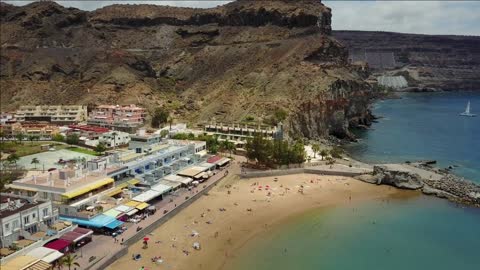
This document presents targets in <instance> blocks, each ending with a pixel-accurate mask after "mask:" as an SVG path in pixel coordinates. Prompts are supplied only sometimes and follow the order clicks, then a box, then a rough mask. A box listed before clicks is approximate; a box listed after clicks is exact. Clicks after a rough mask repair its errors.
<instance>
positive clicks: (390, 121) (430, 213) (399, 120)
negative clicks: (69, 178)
mask: <svg viewBox="0 0 480 270" xmlns="http://www.w3.org/2000/svg"><path fill="white" fill-rule="evenodd" d="M469 100H470V101H471V104H472V105H471V106H472V112H474V113H478V114H480V93H478V94H475V93H434V94H431V93H427V94H405V95H404V96H403V98H402V99H395V100H386V101H382V102H379V103H377V104H376V106H375V108H374V113H375V115H377V116H383V117H384V118H383V119H380V120H379V122H378V123H376V124H374V125H373V127H372V129H371V130H368V131H364V132H361V133H360V134H359V135H360V136H361V138H362V141H361V142H360V143H358V144H354V145H350V146H349V147H348V150H349V152H350V153H351V154H352V155H353V156H354V157H355V158H358V159H360V160H363V161H368V162H383V161H386V162H403V161H406V160H419V159H435V160H438V161H439V163H440V165H441V166H448V165H452V164H455V165H458V168H456V169H455V173H457V174H459V175H462V176H464V177H466V178H468V179H471V180H474V181H478V182H480V142H479V139H480V115H479V116H478V117H474V118H465V117H460V116H459V115H458V114H459V113H460V112H462V111H463V110H464V109H465V106H466V104H467V101H469ZM225 269H228V270H231V269H232V270H244V269H256V270H284V269H285V270H286V269H302V270H309V269H312V270H313V269H315V270H317V269H321V270H333V269H339V270H350V269H352V270H358V269H369V270H384V269H389V270H392V269H393V270H396V269H399V270H400V269H402V270H403V269H415V270H416V269H421V270H424V269H436V270H442V269H445V270H447V269H448V270H450V269H480V209H476V208H475V209H473V208H463V207H457V206H456V205H454V204H452V203H449V202H447V201H445V200H441V199H437V198H433V197H426V196H417V197H414V198H409V199H398V200H388V201H373V202H369V203H364V204H361V205H355V206H345V207H339V208H335V209H330V210H320V209H319V210H316V211H312V212H308V213H305V214H304V215H302V216H300V217H298V218H294V219H292V220H290V221H288V222H287V223H284V224H281V225H278V226H277V227H275V228H273V229H271V230H268V231H265V233H263V234H261V235H259V236H257V238H256V239H255V240H253V241H250V242H249V243H248V244H247V245H246V246H244V247H243V248H242V249H241V250H240V251H239V252H238V253H237V254H236V256H235V258H234V259H232V261H231V262H230V263H229V264H228V265H226V267H225Z"/></svg>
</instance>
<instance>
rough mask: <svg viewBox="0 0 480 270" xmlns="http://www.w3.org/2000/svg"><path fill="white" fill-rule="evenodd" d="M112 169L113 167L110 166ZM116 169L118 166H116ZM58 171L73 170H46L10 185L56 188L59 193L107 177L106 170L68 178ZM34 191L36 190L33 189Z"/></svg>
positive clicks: (71, 170)
mask: <svg viewBox="0 0 480 270" xmlns="http://www.w3.org/2000/svg"><path fill="white" fill-rule="evenodd" d="M110 169H114V168H110ZM116 169H118V168H116ZM60 171H70V172H74V171H73V169H66V170H55V171H52V172H47V173H44V174H40V175H38V176H31V177H27V178H24V179H21V180H17V181H14V182H13V183H12V184H11V185H10V186H11V187H13V188H15V187H19V186H21V187H25V186H28V187H32V188H34V189H35V188H36V189H42V188H46V189H49V188H56V189H58V190H57V191H58V192H59V193H63V192H66V191H71V190H75V189H77V188H80V187H83V186H86V185H89V184H92V183H95V182H97V181H100V180H103V179H105V178H107V171H106V170H105V171H93V172H92V171H90V172H86V173H82V174H81V176H80V177H72V178H69V179H68V180H64V179H61V178H60ZM33 191H36V190H33Z"/></svg>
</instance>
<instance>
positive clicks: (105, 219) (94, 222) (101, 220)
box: [60, 214, 116, 228]
mask: <svg viewBox="0 0 480 270" xmlns="http://www.w3.org/2000/svg"><path fill="white" fill-rule="evenodd" d="M60 219H61V220H66V221H70V222H72V223H75V224H78V225H80V226H86V227H92V228H102V227H104V226H105V225H107V224H109V223H112V222H113V221H115V220H116V219H115V218H114V217H111V216H107V215H103V214H100V215H98V216H96V217H94V218H92V219H81V218H73V217H62V216H60Z"/></svg>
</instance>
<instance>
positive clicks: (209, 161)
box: [207, 156, 222, 163]
mask: <svg viewBox="0 0 480 270" xmlns="http://www.w3.org/2000/svg"><path fill="white" fill-rule="evenodd" d="M220 159H222V157H221V156H213V157H211V158H209V159H207V162H208V163H215V162H217V161H219V160H220Z"/></svg>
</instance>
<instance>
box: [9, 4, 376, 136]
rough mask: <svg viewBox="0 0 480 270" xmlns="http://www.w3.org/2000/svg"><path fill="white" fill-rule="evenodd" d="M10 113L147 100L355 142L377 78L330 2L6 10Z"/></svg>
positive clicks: (196, 115) (193, 119)
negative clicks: (359, 61) (352, 50)
mask: <svg viewBox="0 0 480 270" xmlns="http://www.w3.org/2000/svg"><path fill="white" fill-rule="evenodd" d="M0 12H1V28H0V31H1V33H0V34H1V40H0V41H1V51H0V64H1V68H0V82H1V87H2V91H1V105H2V110H9V109H14V108H16V107H17V106H19V105H21V104H73V103H82V104H91V105H93V104H99V103H119V104H120V103H139V104H141V105H144V106H146V107H147V108H148V109H150V110H153V109H154V108H155V107H157V106H164V107H167V108H168V109H169V110H171V111H172V113H173V114H174V117H175V118H177V119H179V120H184V121H189V122H190V123H202V122H206V121H211V120H216V121H225V122H226V121H229V122H230V121H244V120H246V119H249V120H251V119H252V118H253V119H254V120H253V122H254V123H258V122H272V115H273V114H274V112H276V111H278V110H284V111H286V112H287V113H288V117H287V119H285V120H284V123H285V126H286V128H287V130H289V131H290V133H291V134H298V135H303V136H306V137H310V138H311V137H318V136H326V135H329V134H332V135H336V136H339V137H349V136H350V133H349V132H348V128H349V127H350V126H352V125H356V124H367V123H368V122H369V121H370V119H369V115H370V114H369V111H368V104H369V101H370V99H371V97H372V95H373V92H372V90H371V89H370V86H369V85H368V84H365V83H364V82H363V78H364V76H365V74H363V73H362V72H360V71H359V70H358V69H357V68H355V67H353V66H350V65H349V64H348V59H347V57H348V52H347V50H345V48H344V47H343V46H342V45H341V44H340V43H339V42H338V41H336V40H335V39H334V38H332V37H331V36H330V34H331V11H330V9H329V8H328V7H326V6H324V5H323V4H322V3H321V2H320V1H319V0H298V1H297V0H295V1H294V0H273V1H251V0H249V1H243V0H239V1H236V2H232V3H229V4H227V5H224V6H219V7H217V8H211V9H192V8H174V7H165V6H157V5H113V6H108V7H104V8H102V9H98V10H95V11H93V12H86V11H82V10H78V9H74V8H64V7H63V6H61V5H58V4H56V3H55V2H35V3H32V4H29V5H26V6H22V7H17V6H12V5H8V4H5V3H0Z"/></svg>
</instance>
